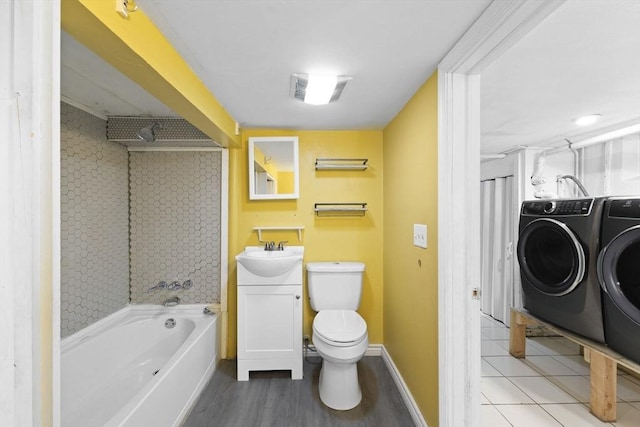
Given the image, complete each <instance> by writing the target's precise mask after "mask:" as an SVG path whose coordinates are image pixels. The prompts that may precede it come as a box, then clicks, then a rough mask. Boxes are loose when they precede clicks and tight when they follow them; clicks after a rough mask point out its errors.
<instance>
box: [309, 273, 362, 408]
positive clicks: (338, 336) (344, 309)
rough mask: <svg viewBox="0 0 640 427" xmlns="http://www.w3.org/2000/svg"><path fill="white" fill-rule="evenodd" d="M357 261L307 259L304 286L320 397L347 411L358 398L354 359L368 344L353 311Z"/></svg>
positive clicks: (358, 285)
mask: <svg viewBox="0 0 640 427" xmlns="http://www.w3.org/2000/svg"><path fill="white" fill-rule="evenodd" d="M363 274H364V264H363V263H361V262H310V263H308V264H307V285H308V288H309V299H310V300H311V308H313V309H314V310H315V311H317V312H318V314H317V315H316V317H315V319H314V320H313V337H312V340H313V344H314V345H315V347H316V350H317V351H318V354H320V356H321V357H322V369H321V370H320V384H319V391H320V399H321V400H322V402H323V403H324V404H325V405H327V406H328V407H329V408H332V409H337V410H348V409H352V408H355V407H356V406H358V404H359V403H360V400H361V399H362V392H361V391H360V384H359V383H358V368H357V362H358V361H359V360H360V359H362V356H364V353H365V352H366V351H367V348H368V347H369V337H368V336H367V323H366V322H365V321H364V319H363V318H362V317H360V315H359V314H358V313H357V312H356V310H357V309H358V306H359V305H360V295H361V294H362V276H363Z"/></svg>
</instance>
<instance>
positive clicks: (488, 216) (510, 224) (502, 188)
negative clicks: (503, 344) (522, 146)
mask: <svg viewBox="0 0 640 427" xmlns="http://www.w3.org/2000/svg"><path fill="white" fill-rule="evenodd" d="M515 185H516V183H515V182H514V177H513V176H512V175H510V176H506V177H498V178H492V179H487V180H484V181H482V182H481V187H480V206H481V229H480V238H481V245H482V250H481V254H482V257H481V282H480V289H481V292H480V295H481V305H480V307H481V310H482V312H483V313H484V314H486V315H489V316H491V317H493V318H494V319H496V320H499V321H500V322H502V323H504V324H505V325H507V326H509V309H510V308H511V307H512V306H514V305H519V301H520V282H519V279H520V276H519V270H518V267H517V263H516V257H515V254H514V246H515V240H516V233H517V230H516V228H517V221H516V219H517V215H518V213H517V209H518V208H517V196H516V195H515V194H514V190H515V187H514V186H515Z"/></svg>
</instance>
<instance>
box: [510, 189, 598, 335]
mask: <svg viewBox="0 0 640 427" xmlns="http://www.w3.org/2000/svg"><path fill="white" fill-rule="evenodd" d="M604 200H605V199H604V198H581V199H558V200H533V201H525V202H523V203H522V209H521V211H520V225H519V230H520V232H519V239H518V248H517V256H518V262H519V263H520V275H521V279H522V280H521V281H522V291H523V305H524V308H526V309H527V310H528V311H529V312H530V313H532V314H534V315H536V316H538V317H540V318H541V319H544V320H546V321H548V322H550V323H553V324H555V325H557V326H560V327H562V328H564V329H567V330H569V331H572V332H574V333H577V334H580V335H582V336H584V337H587V338H590V339H592V340H594V341H598V342H600V343H604V327H603V320H602V299H601V291H600V283H599V281H598V273H597V259H598V253H599V249H600V243H599V237H600V225H601V222H602V210H603V203H604Z"/></svg>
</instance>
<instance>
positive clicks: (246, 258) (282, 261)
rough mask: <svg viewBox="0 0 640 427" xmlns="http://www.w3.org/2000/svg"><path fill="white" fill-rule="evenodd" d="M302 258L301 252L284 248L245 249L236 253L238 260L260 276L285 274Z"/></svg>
mask: <svg viewBox="0 0 640 427" xmlns="http://www.w3.org/2000/svg"><path fill="white" fill-rule="evenodd" d="M300 260H302V253H300V252H299V251H293V250H289V249H285V250H283V251H265V250H245V251H244V252H242V253H240V254H238V255H236V261H238V262H239V263H240V264H242V266H243V267H244V268H246V269H247V270H249V271H250V272H251V273H253V274H255V275H257V276H262V277H274V276H280V275H281V274H285V273H286V272H288V271H289V270H291V269H293V268H294V267H295V266H296V264H297V263H298V262H299V261H300Z"/></svg>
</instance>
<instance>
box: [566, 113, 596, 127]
mask: <svg viewBox="0 0 640 427" xmlns="http://www.w3.org/2000/svg"><path fill="white" fill-rule="evenodd" d="M601 118H602V115H600V114H589V115H588V116H582V117H578V118H577V119H573V122H574V123H575V124H577V125H578V126H589V125H592V124H594V123H595V122H597V121H598V120H600V119H601Z"/></svg>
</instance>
